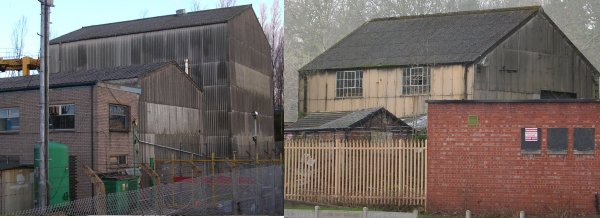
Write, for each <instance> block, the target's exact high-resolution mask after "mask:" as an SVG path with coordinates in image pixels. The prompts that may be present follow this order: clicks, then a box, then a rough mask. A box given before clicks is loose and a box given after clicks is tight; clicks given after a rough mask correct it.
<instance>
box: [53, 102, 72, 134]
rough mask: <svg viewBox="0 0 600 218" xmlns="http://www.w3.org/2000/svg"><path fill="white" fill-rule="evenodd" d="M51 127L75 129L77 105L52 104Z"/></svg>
mask: <svg viewBox="0 0 600 218" xmlns="http://www.w3.org/2000/svg"><path fill="white" fill-rule="evenodd" d="M48 109H49V114H50V117H49V118H50V126H49V129H75V105H74V104H63V105H52V106H50V108H48Z"/></svg>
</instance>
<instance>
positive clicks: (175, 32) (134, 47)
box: [50, 7, 273, 157]
mask: <svg viewBox="0 0 600 218" xmlns="http://www.w3.org/2000/svg"><path fill="white" fill-rule="evenodd" d="M269 52H270V47H269V45H268V43H267V41H266V38H265V36H264V33H263V32H262V28H261V27H260V25H259V23H258V20H257V18H256V16H255V15H254V11H253V10H252V8H251V7H248V9H246V10H244V11H243V12H242V13H241V14H238V15H237V16H236V17H234V18H233V19H230V20H229V21H228V22H227V23H218V24H211V25H205V26H195V27H187V28H179V29H171V30H162V31H156V32H147V33H139V34H131V35H122V36H115V37H110V38H100V39H91V40H82V41H75V42H68V43H62V44H53V45H51V46H50V55H51V57H50V61H51V66H52V67H51V72H57V71H63V72H65V71H74V70H82V69H90V68H100V67H107V66H124V65H132V64H145V63H152V62H162V61H169V60H175V61H176V62H177V63H178V64H179V66H181V67H182V68H183V66H184V60H185V59H186V58H187V59H189V67H190V76H191V77H192V79H193V80H194V81H195V82H197V83H198V84H199V85H200V86H201V87H202V88H203V91H204V93H203V94H204V99H203V103H204V105H203V108H202V109H203V111H204V114H203V117H204V119H203V120H204V121H203V133H204V134H203V135H204V139H203V141H204V142H203V143H204V144H203V145H202V148H201V151H202V152H203V153H206V154H207V155H210V153H212V152H215V153H216V155H217V156H218V157H228V156H229V157H230V156H232V155H233V151H237V153H238V156H246V154H245V153H246V151H247V150H248V149H249V145H253V142H252V138H251V136H252V135H253V133H254V123H253V120H252V117H251V115H250V112H252V111H254V110H257V111H258V112H259V113H260V117H259V126H260V128H259V144H262V145H264V146H267V144H268V146H270V147H271V146H272V145H273V109H272V108H273V107H272V105H273V103H272V100H273V85H272V70H271V67H270V66H271V65H270V53H269ZM162 116H163V115H161V117H162ZM164 116H166V115H164ZM163 118H164V119H167V118H166V117H163ZM158 142H159V141H158V140H157V143H158ZM176 142H177V141H176V140H175V141H170V140H167V141H164V145H171V144H173V143H176ZM250 152H252V154H253V152H254V150H252V151H250ZM261 154H263V152H261ZM252 156H253V155H252Z"/></svg>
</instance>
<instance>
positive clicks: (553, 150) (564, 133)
mask: <svg viewBox="0 0 600 218" xmlns="http://www.w3.org/2000/svg"><path fill="white" fill-rule="evenodd" d="M568 135H569V134H568V129H567V128H548V135H547V136H546V137H547V139H548V154H567V144H568V143H569V140H568Z"/></svg>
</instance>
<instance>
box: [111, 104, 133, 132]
mask: <svg viewBox="0 0 600 218" xmlns="http://www.w3.org/2000/svg"><path fill="white" fill-rule="evenodd" d="M109 108H110V110H109V113H110V115H109V120H108V128H109V131H111V132H129V106H126V105H117V104H110V105H109Z"/></svg>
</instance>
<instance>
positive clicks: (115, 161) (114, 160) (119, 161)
mask: <svg viewBox="0 0 600 218" xmlns="http://www.w3.org/2000/svg"><path fill="white" fill-rule="evenodd" d="M110 164H111V165H119V166H120V165H126V164H127V155H126V154H123V155H116V156H111V157H110Z"/></svg>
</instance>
